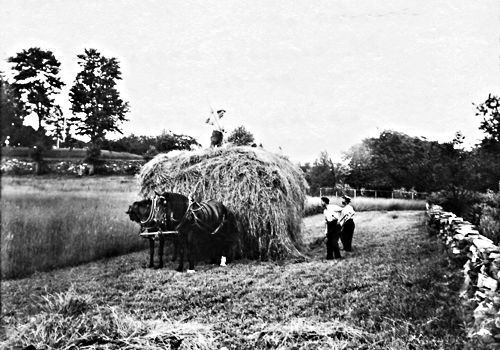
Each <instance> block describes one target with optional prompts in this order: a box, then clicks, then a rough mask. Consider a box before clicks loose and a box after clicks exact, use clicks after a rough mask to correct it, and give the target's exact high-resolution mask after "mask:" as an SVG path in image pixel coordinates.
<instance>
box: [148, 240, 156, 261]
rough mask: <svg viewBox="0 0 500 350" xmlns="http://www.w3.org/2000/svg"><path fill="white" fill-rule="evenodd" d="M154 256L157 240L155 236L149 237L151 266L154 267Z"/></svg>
mask: <svg viewBox="0 0 500 350" xmlns="http://www.w3.org/2000/svg"><path fill="white" fill-rule="evenodd" d="M154 256H155V241H154V239H153V238H150V239H149V267H150V268H151V267H154V266H155V264H154Z"/></svg>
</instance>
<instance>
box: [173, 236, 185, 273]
mask: <svg viewBox="0 0 500 350" xmlns="http://www.w3.org/2000/svg"><path fill="white" fill-rule="evenodd" d="M185 245H186V242H184V240H183V239H181V238H179V242H178V246H179V266H178V267H177V268H176V269H175V271H177V272H183V271H184V252H185V250H186V247H185Z"/></svg>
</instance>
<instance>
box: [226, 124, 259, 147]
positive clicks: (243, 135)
mask: <svg viewBox="0 0 500 350" xmlns="http://www.w3.org/2000/svg"><path fill="white" fill-rule="evenodd" d="M254 140H255V139H254V137H253V135H252V133H251V132H249V131H248V130H247V129H246V128H245V127H244V126H243V125H242V126H239V127H237V128H236V129H234V130H233V131H232V132H231V134H230V135H229V137H228V138H227V141H228V142H231V143H233V144H234V145H236V146H250V145H252V144H253V142H254Z"/></svg>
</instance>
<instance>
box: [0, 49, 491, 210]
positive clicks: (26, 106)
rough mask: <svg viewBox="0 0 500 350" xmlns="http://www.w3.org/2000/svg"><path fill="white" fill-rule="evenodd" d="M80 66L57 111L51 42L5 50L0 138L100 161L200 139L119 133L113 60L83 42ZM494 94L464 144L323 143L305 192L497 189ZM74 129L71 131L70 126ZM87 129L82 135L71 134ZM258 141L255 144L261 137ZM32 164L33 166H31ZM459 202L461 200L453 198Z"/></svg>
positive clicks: (397, 140)
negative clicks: (336, 146) (112, 154)
mask: <svg viewBox="0 0 500 350" xmlns="http://www.w3.org/2000/svg"><path fill="white" fill-rule="evenodd" d="M76 57H77V59H78V65H79V66H80V71H79V72H78V73H77V75H76V77H75V79H74V82H73V85H72V87H71V88H70V92H69V101H70V103H71V107H70V110H71V113H72V114H71V116H69V117H66V116H64V115H63V112H62V110H61V107H60V105H59V104H58V103H57V102H56V96H57V95H58V94H59V93H60V91H61V88H62V87H63V86H64V85H65V83H64V82H63V81H62V80H61V79H60V78H59V73H60V65H61V64H60V62H59V61H58V60H57V59H56V57H55V56H54V54H53V53H52V52H51V51H50V50H42V49H40V48H30V49H28V50H23V51H22V52H19V53H17V54H16V55H15V56H12V57H9V58H8V60H7V61H8V62H9V63H11V64H13V67H12V69H13V71H14V77H13V81H12V82H9V81H8V80H7V79H6V78H5V76H4V75H3V74H2V73H1V72H0V114H1V143H2V144H6V143H7V142H8V143H9V144H11V145H19V146H26V147H31V148H32V149H33V150H34V152H32V154H33V155H34V159H35V161H36V162H37V164H41V163H42V160H43V151H44V150H45V149H47V148H50V147H52V146H53V145H54V144H55V143H56V142H60V145H61V146H63V147H75V146H76V147H80V148H82V147H86V148H87V158H86V161H87V162H89V163H91V164H99V161H100V152H101V150H103V149H106V150H110V151H116V152H129V153H135V154H140V155H143V156H144V157H145V158H146V159H150V158H152V157H153V156H154V155H156V154H158V153H166V152H169V151H171V150H183V149H188V150H189V149H193V148H197V147H200V144H199V143H198V141H197V140H196V139H194V138H193V137H191V136H188V135H183V134H175V133H172V132H170V131H169V132H167V131H163V132H162V133H161V134H160V135H159V136H137V135H133V134H132V135H129V136H122V137H121V138H119V139H117V140H109V139H107V137H106V136H107V135H108V134H112V133H119V134H122V131H121V126H122V124H123V123H124V122H126V121H128V119H127V114H128V113H129V112H130V105H129V103H128V102H126V101H123V100H122V98H121V97H120V93H119V91H118V89H117V82H118V81H119V80H121V79H122V78H121V71H120V63H119V61H118V60H117V59H116V58H113V57H112V58H107V57H105V56H103V55H102V54H101V53H100V52H98V51H97V50H96V49H85V50H84V53H83V54H80V55H77V56H76ZM499 106H500V99H499V97H498V96H494V95H489V96H488V98H487V99H486V100H485V101H484V102H482V103H480V104H478V105H476V116H478V117H481V118H482V122H481V125H480V129H481V130H482V131H484V133H485V137H484V139H483V140H482V141H481V142H480V143H479V144H477V145H475V146H474V147H473V148H472V149H466V148H465V147H464V137H463V135H462V134H461V133H460V132H457V133H456V135H455V138H454V140H452V141H450V142H444V143H439V142H437V141H429V140H427V139H426V138H424V137H412V136H408V135H406V134H404V133H401V132H398V131H394V130H384V131H382V132H381V133H380V135H379V136H378V137H370V138H366V139H364V140H363V141H362V142H361V143H359V144H357V145H354V146H352V147H351V148H350V149H348V150H347V151H345V152H344V153H343V162H342V163H333V162H332V160H331V159H330V157H329V156H328V153H327V151H323V152H321V153H320V155H319V157H318V158H317V159H316V160H315V161H314V162H313V163H312V164H310V163H306V164H304V165H301V168H302V170H303V171H304V174H305V177H306V180H307V182H308V183H309V186H310V189H309V192H310V194H311V195H318V194H319V188H320V187H337V188H339V189H340V190H342V189H346V188H354V189H367V190H369V189H377V190H394V189H405V190H414V191H418V192H429V193H431V192H438V191H446V193H447V196H448V197H449V198H451V201H454V202H455V203H461V202H463V201H464V198H466V197H470V193H471V192H473V191H482V192H484V191H486V190H487V189H497V188H498V186H499V181H500V112H499ZM29 115H36V116H37V118H38V129H37V130H35V129H34V128H32V127H31V126H27V125H25V118H26V117H27V116H29ZM73 132H74V134H75V135H73V134H72V133H73ZM78 136H86V137H88V139H90V141H89V142H83V141H81V140H78V139H77V137H78ZM228 142H230V143H233V144H235V145H253V146H256V144H255V143H254V136H253V135H252V133H250V132H249V131H248V130H247V129H246V128H245V127H244V126H240V127H238V128H236V129H235V130H234V131H233V132H232V133H231V134H230V135H229V137H228ZM260 146H262V145H260ZM37 168H38V167H37ZM456 205H457V206H461V205H462V204H456Z"/></svg>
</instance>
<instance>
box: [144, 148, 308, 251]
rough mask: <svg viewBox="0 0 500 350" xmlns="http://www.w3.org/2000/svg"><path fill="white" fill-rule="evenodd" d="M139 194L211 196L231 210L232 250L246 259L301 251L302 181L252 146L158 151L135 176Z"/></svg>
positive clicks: (277, 158) (294, 169) (292, 168)
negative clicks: (235, 245) (234, 234)
mask: <svg viewBox="0 0 500 350" xmlns="http://www.w3.org/2000/svg"><path fill="white" fill-rule="evenodd" d="M138 179H139V184H140V186H141V195H142V196H144V197H145V198H150V197H152V196H153V195H154V191H157V192H175V193H180V194H183V195H185V196H188V195H189V194H190V193H193V191H194V193H193V199H194V200H197V201H201V200H208V199H216V200H219V201H221V202H222V203H224V205H225V206H226V207H227V208H228V209H229V210H230V212H231V213H232V214H233V217H232V218H231V221H232V222H231V224H234V227H235V231H236V234H237V238H238V239H237V242H238V243H237V247H236V251H237V255H238V256H240V257H246V258H250V259H256V258H258V259H263V260H265V259H268V258H273V259H275V258H283V257H290V256H293V257H298V256H302V254H301V252H300V250H301V247H302V237H301V224H302V215H303V211H304V202H305V191H306V188H307V183H306V181H305V179H304V176H303V173H302V171H301V170H300V168H299V167H298V166H296V165H294V164H292V163H291V162H290V161H289V160H288V158H286V157H283V156H281V155H277V154H274V153H271V152H268V151H266V150H264V149H263V148H256V147H243V146H240V147H234V146H233V147H222V148H215V149H214V148H212V149H204V150H198V151H184V152H180V153H177V154H176V155H168V154H160V155H158V156H156V157H155V158H154V159H152V160H151V161H150V162H148V163H147V164H146V165H145V166H144V167H143V168H142V170H141V172H140V174H139V175H138Z"/></svg>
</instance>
